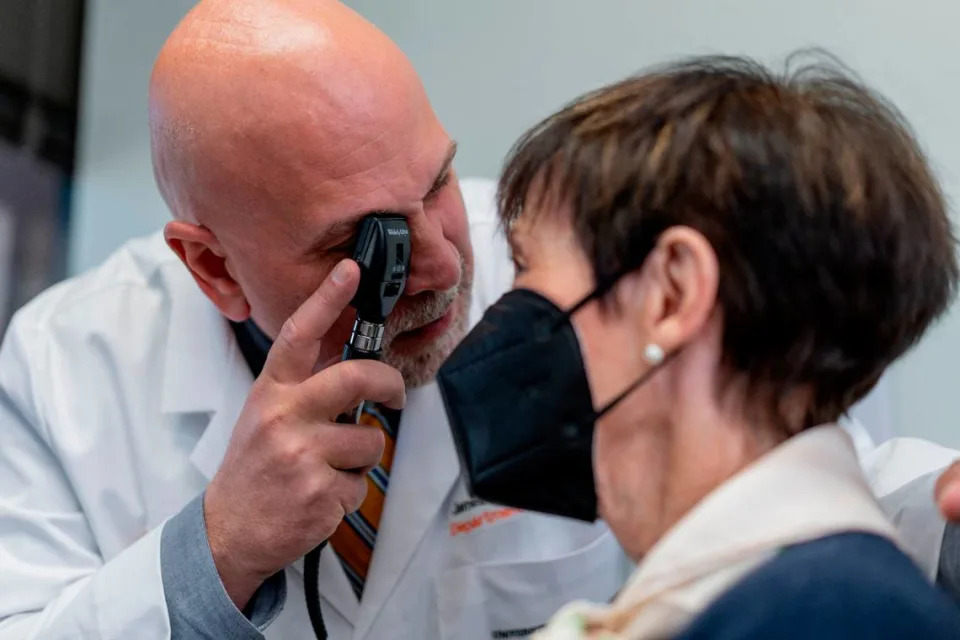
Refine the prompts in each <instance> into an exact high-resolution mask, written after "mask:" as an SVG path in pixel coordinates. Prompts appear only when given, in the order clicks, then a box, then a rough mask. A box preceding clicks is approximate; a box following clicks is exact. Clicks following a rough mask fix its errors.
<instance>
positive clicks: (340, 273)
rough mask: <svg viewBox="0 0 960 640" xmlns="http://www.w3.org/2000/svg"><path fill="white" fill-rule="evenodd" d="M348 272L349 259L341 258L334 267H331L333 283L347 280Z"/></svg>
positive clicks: (341, 282)
mask: <svg viewBox="0 0 960 640" xmlns="http://www.w3.org/2000/svg"><path fill="white" fill-rule="evenodd" d="M349 273H350V261H349V260H341V261H340V262H339V263H338V264H337V266H336V267H334V268H333V276H332V277H333V282H334V283H335V284H343V283H344V282H346V280H347V276H348V275H349Z"/></svg>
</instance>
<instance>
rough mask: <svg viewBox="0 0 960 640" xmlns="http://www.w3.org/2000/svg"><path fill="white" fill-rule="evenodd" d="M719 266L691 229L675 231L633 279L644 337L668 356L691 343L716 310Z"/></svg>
mask: <svg viewBox="0 0 960 640" xmlns="http://www.w3.org/2000/svg"><path fill="white" fill-rule="evenodd" d="M719 272H720V268H719V262H718V260H717V254H716V252H715V251H714V250H713V246H712V245H711V244H710V242H709V241H708V240H707V239H706V237H704V235H703V234H702V233H700V232H699V231H696V230H695V229H691V228H690V227H671V228H669V229H667V230H666V231H665V232H664V233H663V234H661V236H660V238H659V239H658V240H657V244H656V246H655V247H654V249H653V251H652V252H651V253H650V256H649V257H648V258H647V260H646V261H645V262H644V265H643V268H642V269H641V270H640V271H639V272H638V273H636V274H635V275H634V276H633V277H632V278H631V279H632V280H633V286H631V287H629V288H630V289H632V290H633V292H632V293H631V294H630V298H632V301H631V302H629V303H628V301H627V300H623V302H624V303H628V304H632V306H633V308H634V309H635V311H636V313H637V314H638V317H637V321H638V324H639V325H640V327H641V329H642V331H643V333H644V336H645V339H646V340H647V341H649V342H650V343H653V344H656V345H658V346H659V347H660V348H661V349H663V351H665V352H666V353H671V352H672V351H674V350H676V349H678V348H680V347H681V346H683V345H684V344H686V343H688V342H690V341H691V340H692V339H693V337H694V336H695V335H696V334H697V333H699V332H700V331H701V330H702V329H703V328H704V327H705V326H706V325H707V323H708V322H709V321H710V319H711V317H712V316H713V313H714V310H715V309H716V303H717V290H718V287H719V284H720V273H719Z"/></svg>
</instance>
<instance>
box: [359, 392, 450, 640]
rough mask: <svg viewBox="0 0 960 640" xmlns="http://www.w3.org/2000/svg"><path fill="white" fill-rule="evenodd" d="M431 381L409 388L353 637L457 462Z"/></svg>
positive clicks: (395, 576) (423, 527)
mask: <svg viewBox="0 0 960 640" xmlns="http://www.w3.org/2000/svg"><path fill="white" fill-rule="evenodd" d="M445 416H446V414H445V412H444V409H443V401H442V400H441V398H440V391H439V389H438V388H437V385H436V383H435V382H432V383H430V384H429V385H427V386H425V387H422V388H420V389H416V390H414V391H412V392H410V393H409V394H408V396H407V406H406V408H405V409H404V410H403V417H402V418H401V421H400V431H399V436H398V438H397V448H396V452H395V453H394V458H393V469H392V472H391V474H390V486H389V488H388V489H387V499H386V503H385V504H384V508H383V515H382V517H381V519H380V531H379V533H378V534H377V544H376V548H375V550H374V554H373V561H372V564H371V566H370V571H369V573H368V575H367V582H366V585H365V587H364V593H363V600H362V601H361V603H360V612H359V617H358V619H357V625H356V632H355V634H354V638H364V637H365V636H366V634H367V633H368V631H369V630H370V628H371V626H372V625H373V623H374V620H375V619H376V616H377V614H378V613H379V612H380V611H381V610H382V609H383V604H384V602H386V600H387V599H388V598H389V597H390V595H391V593H392V592H393V590H394V588H395V587H396V586H397V583H398V582H399V580H400V578H401V576H402V575H403V574H404V572H405V571H407V570H408V568H409V563H410V560H411V558H412V557H413V554H414V552H415V551H416V550H417V547H418V546H419V544H420V542H421V540H422V539H423V537H424V535H425V534H426V532H427V529H428V527H429V526H430V524H431V523H432V522H433V520H434V518H436V517H437V514H438V513H439V512H440V510H441V507H442V506H443V503H444V500H445V499H446V497H447V495H448V494H449V492H450V490H451V488H452V487H453V485H454V482H455V481H456V479H457V477H458V475H459V471H460V466H459V462H458V460H457V455H456V450H455V449H454V445H453V437H452V435H451V434H450V428H449V426H448V425H447V422H446V417H445Z"/></svg>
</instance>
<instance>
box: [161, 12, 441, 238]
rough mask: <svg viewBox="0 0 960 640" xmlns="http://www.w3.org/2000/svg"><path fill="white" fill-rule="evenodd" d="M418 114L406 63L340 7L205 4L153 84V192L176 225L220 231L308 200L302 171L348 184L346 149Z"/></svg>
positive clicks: (169, 49) (167, 48) (171, 45)
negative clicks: (260, 212)
mask: <svg viewBox="0 0 960 640" xmlns="http://www.w3.org/2000/svg"><path fill="white" fill-rule="evenodd" d="M418 102H419V103H421V104H418ZM423 103H426V97H425V96H424V95H423V92H422V87H421V86H420V82H419V79H418V78H417V76H416V74H415V72H414V71H413V69H412V68H411V66H410V64H409V62H408V61H407V59H406V57H405V56H404V55H403V53H402V52H401V51H400V50H399V49H398V48H397V47H396V45H394V44H393V42H391V41H390V40H389V39H388V38H387V37H386V36H385V35H384V34H383V33H381V32H380V31H379V30H377V29H376V28H375V27H374V26H373V25H371V24H370V23H369V22H367V21H366V20H364V19H363V18H362V17H360V16H359V15H357V14H356V13H355V12H353V11H352V10H350V9H349V8H348V7H346V6H345V5H343V4H342V3H340V2H335V1H333V0H204V1H202V2H200V3H199V4H198V5H197V6H196V7H195V8H194V9H193V10H192V11H191V12H190V13H189V14H188V15H187V16H186V17H185V18H184V20H183V21H182V22H181V23H180V25H179V26H178V27H177V28H176V30H175V31H174V32H173V33H172V35H171V36H170V38H169V39H168V41H167V43H166V44H165V45H164V47H163V49H162V50H161V52H160V55H159V57H158V59H157V62H156V65H155V68H154V73H153V76H152V78H151V83H150V128H151V140H152V148H153V157H154V167H155V172H156V176H157V181H158V184H159V187H160V189H161V192H162V193H163V195H164V198H165V199H166V200H167V203H168V205H169V207H170V209H171V211H172V212H173V214H174V215H175V216H176V217H179V218H182V219H186V220H191V221H196V222H203V223H205V224H207V223H208V224H212V225H214V226H221V225H222V224H224V223H225V222H226V221H224V220H220V219H219V217H220V216H222V215H225V214H226V213H227V212H228V211H229V214H230V215H232V216H236V215H237V214H240V213H255V212H256V210H257V209H258V208H260V207H263V206H266V205H269V204H272V202H271V201H273V200H275V199H279V200H280V201H282V202H283V203H284V205H285V206H289V205H290V204H291V203H290V198H291V196H293V195H305V194H303V193H302V192H303V190H304V189H307V190H309V185H303V184H297V180H296V178H297V177H298V175H297V174H298V172H300V171H301V170H303V169H307V170H308V171H307V173H308V175H309V180H310V181H311V182H313V183H316V182H318V181H320V180H325V179H332V178H336V177H338V175H340V174H344V173H345V172H349V171H350V169H351V167H350V164H349V162H347V163H346V164H344V160H345V159H346V160H349V158H347V156H349V155H350V153H351V152H352V150H353V148H354V147H359V146H362V145H365V144H369V143H370V142H371V141H372V139H374V138H376V136H377V135H378V133H379V131H381V130H382V129H383V128H385V127H391V126H394V125H396V124H400V123H401V121H402V120H403V119H404V118H409V117H410V115H411V113H410V112H411V110H413V109H417V108H419V107H422V104H423ZM408 124H409V123H403V126H408ZM304 147H307V148H306V149H305V148H304ZM306 165H309V166H306ZM300 177H305V176H300ZM297 192H299V194H297Z"/></svg>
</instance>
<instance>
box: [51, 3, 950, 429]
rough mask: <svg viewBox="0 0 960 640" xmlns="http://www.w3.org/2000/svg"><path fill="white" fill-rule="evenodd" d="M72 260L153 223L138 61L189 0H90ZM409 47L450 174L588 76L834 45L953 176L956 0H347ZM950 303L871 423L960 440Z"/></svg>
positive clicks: (92, 259) (158, 214) (496, 153)
mask: <svg viewBox="0 0 960 640" xmlns="http://www.w3.org/2000/svg"><path fill="white" fill-rule="evenodd" d="M87 4H88V7H87V9H88V11H87V21H86V30H85V44H84V57H83V67H82V71H83V73H82V78H83V81H82V92H81V97H82V101H81V116H80V127H79V142H80V146H79V155H78V163H77V174H76V190H75V192H74V197H73V210H72V218H71V220H72V226H71V229H72V231H71V236H70V252H69V268H70V270H71V271H74V272H76V271H79V270H82V269H85V268H87V267H90V266H92V265H94V264H96V263H97V262H99V261H100V260H102V259H103V258H104V257H105V256H106V255H107V254H108V253H109V252H110V251H112V250H113V249H114V248H115V247H116V246H117V245H118V244H119V243H121V242H122V241H123V240H125V239H126V238H128V237H130V236H132V235H137V234H141V233H147V232H150V231H153V230H156V229H158V228H159V227H160V225H161V224H162V223H163V221H164V220H165V219H166V215H167V214H166V211H165V209H164V207H163V204H162V202H161V201H160V199H159V196H158V194H157V191H156V188H155V186H154V184H153V177H152V173H151V169H150V157H149V149H148V138H147V129H146V119H147V115H146V88H147V80H148V77H149V71H150V66H151V63H152V60H153V57H154V56H155V54H156V52H157V50H158V49H159V47H160V45H161V44H162V42H163V40H164V38H165V36H166V34H167V33H168V32H169V30H170V29H171V28H172V27H173V25H174V24H175V23H176V22H177V20H178V19H179V18H180V17H181V16H182V15H183V14H184V13H185V12H186V11H187V10H188V9H189V7H190V6H191V5H192V2H190V1H188V0H163V1H162V2H158V1H157V0H89V1H88V3H87ZM348 4H350V5H352V6H353V7H354V8H356V9H357V10H358V11H359V12H360V13H362V14H363V15H365V16H366V17H368V18H369V19H371V20H372V21H373V22H375V23H376V24H378V25H379V26H380V27H381V28H382V29H383V30H384V31H386V33H387V34H388V35H390V36H391V37H392V38H394V39H395V40H396V41H397V42H398V43H399V45H400V46H401V47H402V48H403V49H404V50H405V51H406V52H407V53H408V54H409V56H410V57H411V59H412V60H413V63H414V65H415V66H416V67H417V69H418V70H419V71H420V73H421V74H422V76H423V79H424V82H425V84H426V87H427V91H428V92H429V94H430V96H431V98H432V100H433V103H434V106H435V108H436V110H437V112H438V114H439V115H440V117H441V119H442V120H443V122H444V123H445V124H446V126H447V127H448V129H449V130H450V132H451V133H452V135H454V136H455V137H456V138H457V139H458V140H459V142H460V148H461V150H460V155H459V159H458V163H457V164H458V168H459V171H460V173H461V175H481V176H489V177H495V176H496V174H497V171H498V169H499V166H500V162H501V159H502V158H503V156H504V154H505V152H506V151H507V149H508V148H509V145H510V144H511V143H512V141H513V140H514V139H515V138H516V137H517V136H518V135H519V134H520V133H521V132H522V131H523V130H524V129H525V128H526V127H528V126H530V125H531V124H533V123H534V122H536V121H537V120H538V119H539V118H540V117H542V116H544V115H546V114H548V113H549V112H551V111H552V110H554V109H555V108H557V107H558V106H559V105H560V104H562V103H563V102H566V101H567V100H569V99H570V98H572V97H573V96H574V95H576V94H578V93H580V92H583V91H585V90H588V89H591V88H593V87H596V86H598V85H600V84H603V83H605V82H608V81H611V80H614V79H617V78H620V77H622V76H624V75H626V74H628V73H631V72H633V71H636V70H638V69H641V68H643V67H644V66H647V65H649V64H652V63H656V62H660V61H663V60H665V59H669V58H673V57H676V56H682V55H689V54H695V53H719V52H723V53H741V54H749V55H753V56H756V57H758V58H760V59H761V60H763V61H766V62H769V63H773V64H776V63H779V62H782V61H783V59H784V57H785V55H786V54H788V53H789V52H790V51H792V50H794V49H797V48H799V47H807V46H822V47H825V48H827V49H829V50H831V51H832V52H834V53H836V54H837V55H839V56H840V57H841V58H842V59H843V60H844V61H846V62H847V63H848V64H849V65H850V66H852V67H853V68H854V69H855V70H856V71H858V72H859V73H860V74H861V75H862V76H863V77H864V78H865V79H867V80H868V81H869V82H870V83H871V84H872V85H873V86H875V87H876V88H877V89H879V90H880V91H882V92H883V93H885V94H886V95H887V96H888V97H890V98H891V99H892V100H893V101H894V102H895V103H896V104H897V105H898V106H899V107H900V108H901V109H902V110H903V111H904V112H905V114H906V115H907V117H908V118H909V120H910V121H911V123H912V124H913V125H914V127H915V129H916V130H917V132H918V134H919V136H920V138H921V140H922V142H923V143H924V144H925V146H926V148H927V150H928V151H929V154H930V156H931V158H932V159H933V161H934V163H935V165H936V167H937V169H938V171H939V173H940V176H941V178H942V179H943V182H944V185H945V188H946V190H947V192H948V194H950V195H951V196H955V195H957V194H958V180H960V118H958V115H957V114H958V110H960V89H958V88H957V87H956V86H955V84H954V79H955V78H957V77H960V56H958V55H956V28H955V25H956V24H957V23H958V21H960V4H958V3H955V2H952V1H950V0H914V1H913V2H909V3H904V2H892V1H880V0H807V1H806V2H784V1H776V0H726V1H725V2H706V1H703V0H647V1H645V2H638V1H635V0H592V1H591V2H584V1H583V0H483V1H482V2H481V1H475V2H449V1H444V0H403V1H402V2H384V1H383V0H348ZM958 357H960V308H955V309H954V311H953V313H952V314H951V316H950V317H949V318H948V319H947V320H946V321H945V322H943V323H942V324H941V325H940V326H939V327H937V328H936V329H935V330H934V331H933V332H932V333H931V334H930V335H929V337H928V338H927V339H926V340H925V341H924V342H923V343H922V344H921V345H920V346H919V347H918V348H917V349H916V350H914V351H913V352H912V353H911V354H910V355H909V356H908V357H907V358H906V359H905V360H904V361H903V362H902V364H900V365H898V366H897V367H896V368H895V369H894V370H893V371H892V372H891V373H890V375H889V376H888V377H887V379H885V380H884V381H883V383H882V385H881V388H880V389H879V390H878V392H877V393H876V394H875V395H874V396H873V397H872V398H871V401H870V402H869V403H868V404H867V405H866V406H865V407H864V408H862V417H864V419H865V421H866V422H868V423H869V425H870V427H871V429H872V430H873V431H874V433H876V434H878V435H881V436H884V435H886V434H889V433H891V432H894V431H896V432H899V433H902V434H911V435H918V436H922V437H927V438H931V439H934V440H937V441H939V442H942V443H945V444H950V445H953V446H960V429H958V428H956V426H955V425H956V423H957V422H958V419H960V392H958V390H957V387H958V385H960V383H958V377H960V376H958V374H957V372H958V369H957V365H956V364H955V363H956V361H957V359H958Z"/></svg>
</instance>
